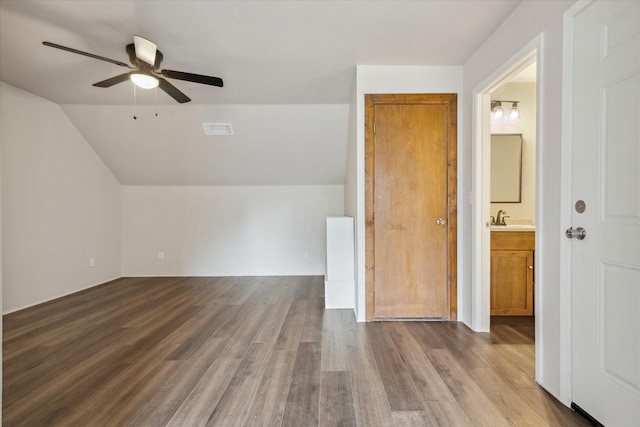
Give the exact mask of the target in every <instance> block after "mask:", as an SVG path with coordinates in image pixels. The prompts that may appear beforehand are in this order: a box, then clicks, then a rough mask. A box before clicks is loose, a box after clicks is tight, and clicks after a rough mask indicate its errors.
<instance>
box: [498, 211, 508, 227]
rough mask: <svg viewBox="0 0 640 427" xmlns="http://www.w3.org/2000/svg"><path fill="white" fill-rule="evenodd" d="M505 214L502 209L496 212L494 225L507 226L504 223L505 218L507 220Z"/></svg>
mask: <svg viewBox="0 0 640 427" xmlns="http://www.w3.org/2000/svg"><path fill="white" fill-rule="evenodd" d="M506 213H507V212H506V211H503V210H502V209H500V210H499V211H498V214H497V215H496V225H507V223H506V222H504V219H505V218H509V217H508V216H505V215H506Z"/></svg>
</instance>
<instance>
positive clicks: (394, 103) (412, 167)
mask: <svg viewBox="0 0 640 427" xmlns="http://www.w3.org/2000/svg"><path fill="white" fill-rule="evenodd" d="M374 97H375V98H374ZM452 97H453V102H452ZM367 100H368V104H367V105H368V109H367V110H368V114H367V120H369V119H371V120H370V121H371V122H372V123H375V133H374V132H369V136H370V137H369V138H367V150H366V151H367V153H366V156H367V162H366V166H365V169H366V174H365V175H366V178H367V179H366V184H365V185H366V186H367V191H366V194H367V197H366V198H367V260H366V263H367V273H368V274H367V280H366V282H367V290H368V292H367V295H368V301H367V308H368V310H367V318H368V319H369V320H371V318H372V317H374V318H378V319H385V318H455V298H454V300H453V301H451V298H450V296H451V285H450V284H451V279H452V278H453V280H455V266H452V265H451V261H452V260H454V262H455V259H456V258H455V231H453V234H452V226H453V228H455V224H456V220H455V200H454V201H452V195H453V199H455V188H454V189H452V188H451V183H452V182H453V184H454V185H455V165H456V162H455V148H454V149H452V140H453V146H454V147H455V130H453V132H452V127H453V128H454V129H455V114H456V113H455V95H404V96H398V95H370V96H368V98H367ZM452 123H453V126H452ZM369 131H372V129H369ZM452 133H453V135H452ZM452 152H453V154H452ZM452 157H453V158H452ZM452 165H453V166H452ZM452 169H453V172H452ZM452 173H453V174H454V177H453V179H452V177H451V174H452ZM438 219H441V220H442V221H443V223H442V224H438V223H437V221H438ZM452 240H453V242H452ZM452 250H453V254H452V252H451V251H452ZM452 273H453V274H452ZM371 282H373V283H371ZM371 288H373V289H371ZM453 289H454V290H455V285H454V287H453ZM371 302H373V307H370V304H371ZM452 302H453V304H452ZM371 308H373V309H371ZM452 308H453V310H452ZM452 313H453V316H452Z"/></svg>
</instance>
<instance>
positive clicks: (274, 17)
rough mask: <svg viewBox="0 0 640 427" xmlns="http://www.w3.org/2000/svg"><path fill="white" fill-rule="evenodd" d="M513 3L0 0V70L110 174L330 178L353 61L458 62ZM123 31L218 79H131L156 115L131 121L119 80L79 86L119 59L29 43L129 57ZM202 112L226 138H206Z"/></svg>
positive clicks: (286, 180)
mask: <svg viewBox="0 0 640 427" xmlns="http://www.w3.org/2000/svg"><path fill="white" fill-rule="evenodd" d="M518 4H519V1H485V0H470V1H445V0H440V1H436V0H433V1H365V0H361V1H324V0H316V1H175V0H174V1H157V0H156V1H146V0H136V1H100V0H95V1H80V0H72V1H59V0H43V1H31V0H0V80H2V81H4V82H6V83H9V84H11V85H13V86H16V87H18V88H21V89H24V90H26V91H29V92H31V93H34V94H36V95H39V96H41V97H44V98H46V99H49V100H51V101H53V102H55V103H58V104H60V105H63V109H64V111H65V112H66V113H67V114H68V116H69V117H70V119H71V120H72V121H73V123H74V124H75V126H76V127H77V128H78V129H79V130H80V131H81V132H82V134H83V135H84V137H85V138H86V139H87V141H88V142H89V144H91V145H92V146H93V147H94V149H95V150H96V152H97V153H98V154H99V155H100V156H101V158H102V159H103V160H104V161H105V163H106V164H107V166H108V167H109V168H110V169H111V170H112V171H113V173H114V174H115V175H116V177H117V178H118V179H119V180H120V182H121V183H130V184H153V183H166V184H202V185H204V184H238V185H241V184H266V183H283V184H329V183H331V184H334V183H342V179H343V178H342V177H343V176H344V158H345V154H344V153H345V152H346V132H347V117H348V107H346V104H348V102H349V99H350V95H351V92H352V90H353V88H354V81H355V66H356V65H432V66H437V65H462V64H464V62H465V61H466V60H467V59H468V58H469V57H470V56H471V55H472V54H473V52H474V51H475V50H476V49H477V48H478V47H479V46H480V45H481V44H482V43H483V42H484V40H486V39H487V37H489V36H490V35H491V34H492V33H493V31H494V30H495V29H496V28H497V27H498V26H499V25H500V23H501V22H502V21H503V20H504V19H505V18H506V17H507V16H508V15H509V14H510V13H511V12H512V11H513V10H514V9H515V8H516V7H517V6H518ZM134 34H138V35H141V36H143V37H146V38H149V39H151V40H152V41H154V42H155V43H156V44H157V45H158V49H159V50H161V51H162V53H163V54H164V61H163V64H162V67H161V68H166V69H171V70H179V71H187V72H193V73H199V74H207V75H213V76H219V77H222V78H223V79H224V83H225V86H224V87H223V88H216V87H211V86H205V85H199V84H195V83H189V82H184V81H177V80H173V81H172V83H174V84H175V86H176V87H178V88H179V89H181V90H182V91H183V92H185V93H186V94H187V95H188V96H189V97H191V99H192V100H193V101H192V102H191V103H190V104H183V105H179V104H176V103H175V101H173V99H171V98H170V97H168V96H167V95H166V94H164V93H163V92H161V91H158V95H157V100H156V97H155V91H153V90H152V91H147V92H144V91H142V90H138V94H137V95H138V96H137V103H138V108H139V109H141V111H144V109H145V107H140V106H141V105H142V106H144V105H151V106H152V105H153V104H155V103H156V102H157V104H158V105H159V107H158V108H159V111H160V112H161V113H162V114H160V116H159V117H158V118H155V117H154V118H153V120H152V119H149V120H146V119H145V120H136V121H133V120H132V118H131V112H132V108H133V107H132V103H133V89H132V84H131V83H130V82H125V83H122V84H119V85H117V86H114V87H112V88H108V89H103V88H96V87H93V86H92V84H93V83H95V82H97V81H100V80H104V79H106V78H109V77H112V76H115V75H118V74H122V73H123V72H126V70H125V69H124V68H122V67H118V66H116V65H113V64H110V63H107V62H103V61H98V60H95V59H91V58H88V57H85V56H80V55H74V54H72V53H68V52H64V51H61V50H57V49H52V48H49V47H46V46H43V45H42V41H45V40H46V41H50V42H54V43H58V44H62V45H65V46H69V47H72V48H76V49H79V50H83V51H87V52H91V53H95V54H98V55H101V56H106V57H109V58H112V59H115V60H119V61H123V62H127V63H128V57H127V55H126V53H125V46H126V45H127V44H128V43H131V41H132V36H133V35H134ZM320 104H324V105H320ZM337 104H343V105H342V106H340V105H337ZM149 108H153V107H149ZM296 113H297V114H296ZM201 120H203V121H213V122H221V121H231V122H232V124H233V125H234V128H236V129H238V135H236V136H234V137H224V138H228V139H229V140H230V141H232V142H227V141H226V140H225V141H224V142H223V143H222V144H221V145H219V146H217V147H216V148H212V147H210V146H209V145H207V144H209V140H206V144H205V140H204V137H203V136H202V135H199V133H200V132H202V127H201V125H200V121H201ZM267 130H268V132H266V131H267ZM209 138H211V137H209ZM198 143H202V144H205V145H204V146H202V147H200V148H197V149H195V148H194V147H195V145H194V144H198ZM224 144H233V146H232V147H227V146H225V145H224ZM257 158H260V159H261V160H262V161H264V162H268V164H265V165H262V166H260V165H259V164H258V162H257V160H256V159H257ZM169 165H173V167H169ZM176 165H178V166H176Z"/></svg>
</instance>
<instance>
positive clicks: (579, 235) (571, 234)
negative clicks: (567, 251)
mask: <svg viewBox="0 0 640 427" xmlns="http://www.w3.org/2000/svg"><path fill="white" fill-rule="evenodd" d="M565 235H566V236H567V238H568V239H578V240H583V239H584V238H585V237H587V230H585V229H584V228H582V227H578V228H575V229H574V228H573V227H571V228H568V229H567V231H566V232H565Z"/></svg>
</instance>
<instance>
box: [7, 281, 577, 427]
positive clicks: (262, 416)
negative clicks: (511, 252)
mask: <svg viewBox="0 0 640 427" xmlns="http://www.w3.org/2000/svg"><path fill="white" fill-rule="evenodd" d="M323 295H324V290H323V278H322V277H317V276H313V277H234V278H231V277H222V278H203V277H198V278H123V279H119V280H115V281H113V282H110V283H107V284H104V285H101V286H98V287H95V288H91V289H88V290H85V291H82V292H78V293H76V294H73V295H70V296H66V297H63V298H60V299H57V300H54V301H50V302H47V303H44V304H41V305H38V306H35V307H31V308H28V309H25V310H22V311H19V312H16V313H12V314H9V315H6V316H4V335H3V375H4V378H3V398H2V405H3V408H2V423H3V425H4V426H49V425H56V426H124V425H131V426H164V425H167V426H205V425H207V426H242V425H246V426H316V425H317V426H398V427H400V426H508V425H523V426H524V425H530V426H586V425H587V423H586V422H585V421H584V420H582V419H581V418H580V417H579V416H578V415H576V414H575V413H573V412H572V411H571V410H570V409H568V408H566V407H564V406H563V405H561V404H560V403H559V402H557V401H556V400H554V399H553V398H552V397H551V396H550V395H549V394H548V393H546V392H545V391H544V390H543V389H542V388H540V387H539V386H538V385H537V384H536V383H535V380H534V360H533V359H534V344H533V330H532V327H533V326H532V325H531V324H530V323H529V324H527V323H526V322H522V321H520V322H518V321H516V322H513V324H511V323H510V322H508V321H507V320H502V321H496V322H494V325H493V326H492V332H491V334H476V333H473V332H472V331H471V330H469V329H468V328H467V327H466V326H464V325H462V324H461V323H457V322H379V323H356V322H355V318H354V314H353V312H352V311H351V310H328V311H324V310H323V301H324V300H323Z"/></svg>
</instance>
